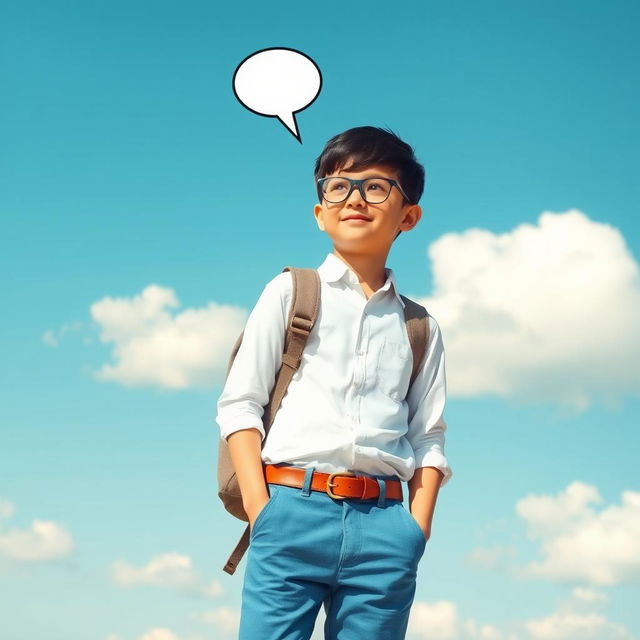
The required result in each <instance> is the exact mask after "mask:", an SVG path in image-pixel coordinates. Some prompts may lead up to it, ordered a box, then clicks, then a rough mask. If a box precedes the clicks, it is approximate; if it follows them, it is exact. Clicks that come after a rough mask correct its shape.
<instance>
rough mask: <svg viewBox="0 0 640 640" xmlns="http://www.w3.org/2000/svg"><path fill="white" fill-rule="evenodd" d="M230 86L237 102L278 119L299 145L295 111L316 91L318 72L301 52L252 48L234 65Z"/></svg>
mask: <svg viewBox="0 0 640 640" xmlns="http://www.w3.org/2000/svg"><path fill="white" fill-rule="evenodd" d="M232 86H233V92H234V93H235V95H236V98H237V99H238V101H239V102H240V104H242V105H243V106H244V107H246V108H247V109H249V111H252V112H253V113H256V114H257V115H259V116H265V117H268V118H278V120H280V122H281V123H282V124H283V125H284V126H285V127H286V128H287V129H288V130H289V131H290V132H291V133H292V134H293V136H294V137H295V138H296V140H297V141H298V142H299V143H300V144H302V140H301V138H300V132H299V131H298V123H297V122H296V116H295V114H296V113H298V112H300V111H302V110H304V109H306V108H307V107H308V106H310V105H311V104H312V103H313V102H314V100H315V99H316V98H317V97H318V95H319V94H320V89H321V88H322V73H321V72H320V68H319V67H318V65H317V64H316V63H315V62H314V61H313V60H312V59H311V58H310V57H309V56H308V55H306V54H304V53H302V52H301V51H297V50H296V49H289V48H288V47H270V48H268V49H260V51H255V52H254V53H252V54H251V55H249V56H247V57H246V58H245V59H244V60H243V61H242V62H241V63H240V64H239V65H238V66H237V68H236V70H235V72H234V74H233V80H232Z"/></svg>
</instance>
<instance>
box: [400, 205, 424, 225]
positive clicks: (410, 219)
mask: <svg viewBox="0 0 640 640" xmlns="http://www.w3.org/2000/svg"><path fill="white" fill-rule="evenodd" d="M421 217H422V208H421V207H420V205H418V204H411V205H408V206H407V207H406V209H405V211H404V217H403V218H402V222H401V223H400V229H401V230H402V231H409V229H413V227H415V226H416V225H417V224H418V221H419V220H420V218H421Z"/></svg>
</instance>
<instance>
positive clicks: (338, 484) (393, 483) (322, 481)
mask: <svg viewBox="0 0 640 640" xmlns="http://www.w3.org/2000/svg"><path fill="white" fill-rule="evenodd" d="M263 467H264V472H265V477H266V480H267V482H271V483H273V484H284V485H287V486H289V487H300V488H302V487H303V486H304V476H305V469H303V468H300V467H286V466H281V467H278V466H276V465H273V464H265V465H263ZM384 483H385V497H386V498H389V499H390V500H402V482H401V481H400V480H384ZM311 489H312V490H313V491H324V492H325V493H328V494H329V495H330V496H331V497H332V498H337V499H338V500H343V499H344V498H359V499H361V500H368V499H371V498H377V497H378V494H379V489H378V483H377V482H376V480H375V478H370V477H369V476H358V475H356V474H355V473H352V472H351V471H343V472H340V473H320V472H319V471H314V472H313V476H312V477H311Z"/></svg>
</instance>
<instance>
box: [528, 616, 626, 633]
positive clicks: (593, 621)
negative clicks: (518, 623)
mask: <svg viewBox="0 0 640 640" xmlns="http://www.w3.org/2000/svg"><path fill="white" fill-rule="evenodd" d="M524 626H525V628H526V629H527V631H528V632H529V635H530V637H531V639H532V640H632V636H631V634H630V633H629V632H628V631H627V630H626V629H625V628H624V627H623V626H622V625H619V624H614V623H613V622H610V621H609V620H607V619H606V618H605V616H603V615H601V614H599V613H555V614H553V615H550V616H547V617H546V618H538V619H535V620H528V621H527V622H525V624H524Z"/></svg>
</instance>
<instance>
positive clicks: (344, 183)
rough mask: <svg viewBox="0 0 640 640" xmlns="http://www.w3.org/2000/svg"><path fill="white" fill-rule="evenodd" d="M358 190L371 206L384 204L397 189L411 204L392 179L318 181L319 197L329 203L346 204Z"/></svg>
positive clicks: (328, 179)
mask: <svg viewBox="0 0 640 640" xmlns="http://www.w3.org/2000/svg"><path fill="white" fill-rule="evenodd" d="M356 187H357V188H358V190H359V191H360V195H361V196H362V197H363V199H364V200H365V202H368V203H369V204H382V203H383V202H384V201H385V200H386V199H387V198H388V197H389V195H390V194H391V189H392V188H393V187H396V189H398V191H399V192H400V193H401V194H402V196H403V198H405V200H406V201H407V202H409V198H408V197H407V195H406V194H405V192H404V191H403V190H402V187H401V186H400V185H399V184H398V183H397V182H396V181H395V180H392V179H391V178H364V179H360V180H355V179H353V178H342V177H340V178H320V179H319V180H318V196H319V197H320V198H324V199H325V200H326V201H327V202H331V203H332V204H336V203H338V202H344V201H345V200H346V199H347V198H348V197H349V196H350V195H351V192H352V191H353V190H354V189H355V188H356Z"/></svg>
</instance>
